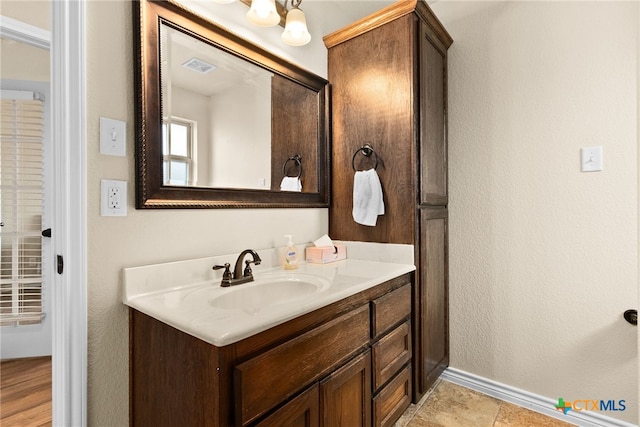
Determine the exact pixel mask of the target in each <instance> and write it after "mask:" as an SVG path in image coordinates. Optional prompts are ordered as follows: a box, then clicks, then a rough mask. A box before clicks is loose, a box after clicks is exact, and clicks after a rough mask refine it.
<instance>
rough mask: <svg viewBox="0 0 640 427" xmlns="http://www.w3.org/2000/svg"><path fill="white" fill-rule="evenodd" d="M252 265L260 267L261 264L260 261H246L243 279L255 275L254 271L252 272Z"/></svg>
mask: <svg viewBox="0 0 640 427" xmlns="http://www.w3.org/2000/svg"><path fill="white" fill-rule="evenodd" d="M251 264H255V265H258V264H260V261H249V260H246V261H245V262H244V265H245V267H244V271H243V272H242V277H248V276H252V275H253V271H252V270H251Z"/></svg>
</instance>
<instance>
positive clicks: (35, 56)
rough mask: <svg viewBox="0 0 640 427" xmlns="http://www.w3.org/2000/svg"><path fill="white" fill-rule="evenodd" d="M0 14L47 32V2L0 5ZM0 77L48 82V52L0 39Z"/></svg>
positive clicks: (48, 12)
mask: <svg viewBox="0 0 640 427" xmlns="http://www.w3.org/2000/svg"><path fill="white" fill-rule="evenodd" d="M0 15H2V16H6V17H9V18H11V19H16V20H18V21H22V22H25V23H27V24H30V25H33V26H36V27H38V28H42V29H44V30H49V26H50V24H49V21H50V16H51V12H50V5H49V2H48V1H36V0H33V1H29V2H24V1H12V0H9V1H8V0H3V1H2V2H1V3H0ZM0 76H2V78H3V79H13V80H31V81H38V82H48V81H49V51H48V50H45V49H40V48H37V47H33V46H29V45H28V44H26V43H21V42H18V41H15V40H9V39H0Z"/></svg>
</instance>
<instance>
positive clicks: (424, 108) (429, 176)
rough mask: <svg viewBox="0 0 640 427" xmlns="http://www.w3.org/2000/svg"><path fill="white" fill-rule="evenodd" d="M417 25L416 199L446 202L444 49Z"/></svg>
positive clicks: (439, 203) (426, 28)
mask: <svg viewBox="0 0 640 427" xmlns="http://www.w3.org/2000/svg"><path fill="white" fill-rule="evenodd" d="M433 38H434V37H433V36H432V35H431V34H430V30H429V28H428V27H427V25H426V24H424V23H422V24H421V25H420V171H421V172H420V173H421V177H420V187H421V188H420V202H421V203H423V204H428V205H446V204H447V135H446V132H445V129H446V108H447V105H446V73H447V68H446V67H447V66H446V50H443V51H440V50H439V49H437V47H436V45H434V43H433V42H432V41H431V40H432V39H433Z"/></svg>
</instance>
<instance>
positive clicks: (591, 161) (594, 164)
mask: <svg viewBox="0 0 640 427" xmlns="http://www.w3.org/2000/svg"><path fill="white" fill-rule="evenodd" d="M581 158H582V162H581V164H582V172H598V171H601V170H602V147H583V148H582V150H581Z"/></svg>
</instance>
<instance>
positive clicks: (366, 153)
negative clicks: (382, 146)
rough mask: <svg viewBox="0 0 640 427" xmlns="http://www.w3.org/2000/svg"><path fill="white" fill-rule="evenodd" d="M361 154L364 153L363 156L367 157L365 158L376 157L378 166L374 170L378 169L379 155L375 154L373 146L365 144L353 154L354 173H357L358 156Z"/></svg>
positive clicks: (352, 165)
mask: <svg viewBox="0 0 640 427" xmlns="http://www.w3.org/2000/svg"><path fill="white" fill-rule="evenodd" d="M360 152H362V155H363V156H365V157H371V155H372V154H373V155H374V156H376V165H375V166H374V167H373V168H374V169H378V154H377V153H376V152H375V150H374V149H373V147H372V146H371V144H369V143H367V144H364V145H363V146H362V147H360V148H358V149H357V150H356V152H355V153H353V158H352V159H351V167H352V168H353V170H354V171H357V169H356V156H357V155H358V153H360Z"/></svg>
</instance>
